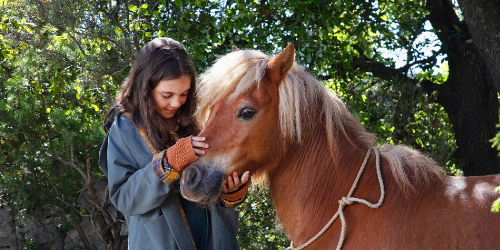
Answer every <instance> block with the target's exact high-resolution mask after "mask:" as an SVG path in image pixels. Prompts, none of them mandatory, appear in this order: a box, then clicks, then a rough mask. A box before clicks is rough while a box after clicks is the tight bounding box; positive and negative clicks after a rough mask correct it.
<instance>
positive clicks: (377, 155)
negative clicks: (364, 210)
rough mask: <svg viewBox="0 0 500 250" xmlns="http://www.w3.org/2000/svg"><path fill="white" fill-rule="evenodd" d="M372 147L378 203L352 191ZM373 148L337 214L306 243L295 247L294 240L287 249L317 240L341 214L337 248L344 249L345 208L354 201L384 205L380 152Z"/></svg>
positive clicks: (293, 248) (304, 245)
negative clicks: (378, 193)
mask: <svg viewBox="0 0 500 250" xmlns="http://www.w3.org/2000/svg"><path fill="white" fill-rule="evenodd" d="M372 149H373V151H375V161H376V169H377V176H378V182H379V184H380V199H379V200H378V202H377V203H376V204H373V203H370V202H369V201H367V200H364V199H359V198H356V197H352V193H354V190H355V189H356V186H357V185H358V182H359V179H360V178H361V174H362V173H363V171H364V170H365V167H366V164H367V163H368V159H369V158H370V154H371V150H372ZM372 149H368V152H367V153H366V156H365V160H364V161H363V164H362V165H361V168H360V169H359V171H358V175H357V176H356V179H355V180H354V183H353V184H352V187H351V190H350V191H349V193H348V194H347V196H345V197H342V198H341V199H340V200H339V208H338V210H337V213H335V215H333V217H332V218H331V219H330V221H328V223H326V225H325V226H324V227H323V229H321V231H319V232H318V233H317V234H316V235H315V236H314V237H312V238H311V239H310V240H308V241H307V242H306V243H304V244H302V245H301V246H299V247H296V248H295V247H293V242H292V243H291V244H290V247H288V248H287V249H292V250H301V249H304V248H306V247H308V246H309V245H311V244H312V243H313V242H314V241H315V240H317V239H318V238H319V237H320V236H321V235H323V234H324V233H325V232H326V230H328V228H330V226H331V225H332V224H333V222H335V220H336V219H337V217H339V216H340V221H341V223H342V231H341V232H340V237H339V243H338V244H337V248H336V249H337V250H340V249H342V245H343V244H344V239H345V230H346V221H345V217H344V212H343V210H344V208H345V207H347V206H349V205H352V204H353V203H354V202H358V203H363V204H365V205H367V206H368V207H371V208H379V207H380V206H381V205H382V203H383V202H384V198H385V187H384V180H383V179H382V171H381V170H380V153H379V151H378V148H376V147H373V148H372Z"/></svg>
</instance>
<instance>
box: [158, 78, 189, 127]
mask: <svg viewBox="0 0 500 250" xmlns="http://www.w3.org/2000/svg"><path fill="white" fill-rule="evenodd" d="M190 86H191V77H189V76H181V77H180V78H177V79H171V80H161V81H160V82H159V83H158V85H156V87H155V88H154V89H153V91H152V93H151V94H152V95H153V105H154V107H155V109H156V111H157V112H158V113H159V114H160V115H161V116H162V117H163V118H165V119H170V118H173V117H174V115H175V112H177V110H178V109H179V108H180V107H181V106H182V105H183V104H184V103H185V102H186V99H187V95H188V91H189V88H190Z"/></svg>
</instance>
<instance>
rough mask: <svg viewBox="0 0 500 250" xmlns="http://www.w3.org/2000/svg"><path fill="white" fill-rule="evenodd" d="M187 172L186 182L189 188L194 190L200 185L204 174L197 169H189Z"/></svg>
mask: <svg viewBox="0 0 500 250" xmlns="http://www.w3.org/2000/svg"><path fill="white" fill-rule="evenodd" d="M186 170H187V173H185V174H186V175H187V180H186V184H187V187H188V188H189V189H190V190H193V189H195V188H196V187H197V186H198V185H199V184H200V181H201V178H202V173H201V172H200V171H201V170H200V169H199V168H196V167H194V168H189V169H186Z"/></svg>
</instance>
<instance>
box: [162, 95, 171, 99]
mask: <svg viewBox="0 0 500 250" xmlns="http://www.w3.org/2000/svg"><path fill="white" fill-rule="evenodd" d="M162 96H163V98H164V99H168V98H170V97H171V96H170V95H169V96H166V95H162Z"/></svg>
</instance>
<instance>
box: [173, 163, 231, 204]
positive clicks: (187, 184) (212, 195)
mask: <svg viewBox="0 0 500 250" xmlns="http://www.w3.org/2000/svg"><path fill="white" fill-rule="evenodd" d="M215 169H217V168H215V167H208V166H199V165H196V164H191V165H189V166H188V167H186V168H185V169H184V170H183V171H182V176H181V180H180V184H181V185H180V186H181V187H180V189H181V193H182V196H184V198H186V199H188V200H190V201H193V202H197V203H201V204H211V203H213V202H215V201H216V200H217V198H218V197H219V195H220V193H221V191H222V184H223V182H224V174H223V173H222V172H221V171H218V170H215Z"/></svg>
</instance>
